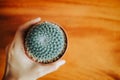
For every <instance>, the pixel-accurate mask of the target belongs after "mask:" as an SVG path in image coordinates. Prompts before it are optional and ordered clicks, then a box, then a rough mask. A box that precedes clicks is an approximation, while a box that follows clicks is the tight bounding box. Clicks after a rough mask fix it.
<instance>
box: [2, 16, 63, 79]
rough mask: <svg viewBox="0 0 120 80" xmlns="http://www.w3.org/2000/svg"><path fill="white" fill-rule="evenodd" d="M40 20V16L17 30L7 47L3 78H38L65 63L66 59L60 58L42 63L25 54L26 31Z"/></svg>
mask: <svg viewBox="0 0 120 80" xmlns="http://www.w3.org/2000/svg"><path fill="white" fill-rule="evenodd" d="M39 21H40V18H36V19H34V20H31V21H29V22H27V23H25V24H23V25H22V26H21V27H20V28H19V29H18V30H17V32H16V34H15V37H14V39H13V41H12V43H11V44H10V45H9V46H8V47H7V60H6V61H7V62H6V70H5V74H4V77H3V80H36V79H38V78H39V77H42V76H44V75H46V74H48V73H51V72H53V71H55V70H57V69H58V68H59V67H60V66H61V65H63V64H64V63H65V61H64V60H58V61H57V62H54V63H51V64H40V63H36V62H34V61H32V60H30V59H29V58H28V57H27V56H26V55H25V50H24V36H25V32H26V31H27V30H28V28H30V27H31V26H32V25H34V24H36V23H38V22H39Z"/></svg>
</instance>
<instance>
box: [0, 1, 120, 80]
mask: <svg viewBox="0 0 120 80" xmlns="http://www.w3.org/2000/svg"><path fill="white" fill-rule="evenodd" d="M36 17H41V18H42V20H48V21H52V22H56V23H58V24H60V25H61V26H63V28H64V29H65V30H66V32H67V35H68V41H69V45H68V48H67V51H66V54H65V56H64V57H63V59H65V60H66V61H67V63H66V64H65V65H64V66H62V67H61V68H60V69H59V70H57V71H56V72H53V73H51V74H48V75H46V76H44V77H42V78H41V79H40V80H120V0H0V79H1V78H2V76H3V73H4V67H5V58H6V54H5V47H6V45H7V44H8V43H9V42H10V41H11V40H12V38H13V37H14V34H15V31H16V30H17V28H18V27H19V26H20V25H21V24H23V23H24V22H26V21H28V20H31V19H33V18H36Z"/></svg>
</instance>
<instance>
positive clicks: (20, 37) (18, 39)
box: [14, 18, 41, 47]
mask: <svg viewBox="0 0 120 80" xmlns="http://www.w3.org/2000/svg"><path fill="white" fill-rule="evenodd" d="M40 20H41V18H36V19H33V20H31V21H28V22H26V23H25V24H23V25H22V26H20V28H19V29H18V30H17V32H16V34H15V37H14V44H16V45H17V46H18V47H19V45H23V42H24V36H25V32H26V30H28V28H30V27H31V26H33V25H35V24H36V23H38V22H39V21H40Z"/></svg>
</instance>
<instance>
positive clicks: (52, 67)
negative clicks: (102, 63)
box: [37, 60, 65, 77]
mask: <svg viewBox="0 0 120 80" xmlns="http://www.w3.org/2000/svg"><path fill="white" fill-rule="evenodd" d="M64 64H65V60H59V61H57V62H55V63H52V64H46V65H42V67H41V66H40V65H39V66H40V67H39V68H38V69H37V71H38V74H39V75H38V77H42V76H44V75H46V74H48V73H51V72H54V71H56V70H57V69H58V68H59V67H60V66H62V65H64Z"/></svg>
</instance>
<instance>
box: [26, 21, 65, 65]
mask: <svg viewBox="0 0 120 80" xmlns="http://www.w3.org/2000/svg"><path fill="white" fill-rule="evenodd" d="M66 47H67V38H66V34H65V32H64V31H63V29H62V28H61V27H59V26H58V25H56V24H53V23H50V22H43V23H40V24H37V25H35V26H33V27H32V28H31V29H30V30H29V31H28V33H27V35H26V38H25V48H26V51H27V54H28V56H30V57H32V59H33V60H34V61H36V62H40V63H45V64H46V63H51V62H55V61H57V60H58V59H59V58H61V57H62V56H63V54H64V52H65V50H66Z"/></svg>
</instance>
